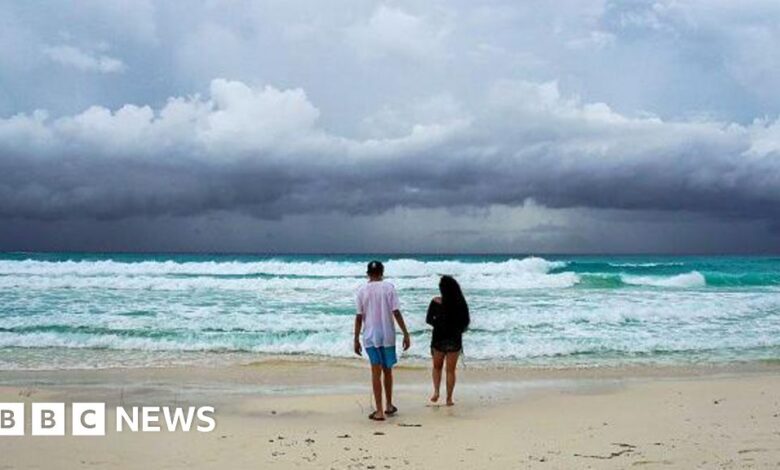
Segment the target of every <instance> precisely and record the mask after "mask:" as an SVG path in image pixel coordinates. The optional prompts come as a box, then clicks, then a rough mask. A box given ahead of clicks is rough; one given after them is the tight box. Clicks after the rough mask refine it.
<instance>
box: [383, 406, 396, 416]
mask: <svg viewBox="0 0 780 470" xmlns="http://www.w3.org/2000/svg"><path fill="white" fill-rule="evenodd" d="M396 413H398V408H396V407H395V405H393V407H392V408H390V409H389V410H385V414H386V415H388V416H393V415H394V414H396Z"/></svg>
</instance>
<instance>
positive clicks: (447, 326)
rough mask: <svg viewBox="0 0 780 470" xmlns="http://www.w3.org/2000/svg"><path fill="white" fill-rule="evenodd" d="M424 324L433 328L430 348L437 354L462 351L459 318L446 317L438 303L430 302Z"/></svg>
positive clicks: (461, 329) (461, 327) (461, 332)
mask: <svg viewBox="0 0 780 470" xmlns="http://www.w3.org/2000/svg"><path fill="white" fill-rule="evenodd" d="M425 322H426V323H428V324H429V325H431V326H432V327H433V335H432V336H431V348H433V349H435V350H437V351H439V352H444V353H448V352H459V351H461V350H462V349H463V325H462V324H461V323H462V322H461V320H460V319H459V318H456V317H454V316H453V315H447V313H446V312H445V311H444V308H443V307H442V305H441V304H440V303H439V302H436V301H435V300H431V304H430V305H428V314H427V315H426V316H425Z"/></svg>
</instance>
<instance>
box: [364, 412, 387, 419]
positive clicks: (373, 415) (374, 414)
mask: <svg viewBox="0 0 780 470" xmlns="http://www.w3.org/2000/svg"><path fill="white" fill-rule="evenodd" d="M368 419H370V420H372V421H384V420H385V418H377V417H376V411H374V412H373V413H371V414H370V415H368Z"/></svg>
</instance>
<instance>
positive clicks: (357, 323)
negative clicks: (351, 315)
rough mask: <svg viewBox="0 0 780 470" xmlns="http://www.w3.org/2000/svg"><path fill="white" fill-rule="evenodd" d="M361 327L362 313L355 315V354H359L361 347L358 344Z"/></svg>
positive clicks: (361, 350) (360, 353) (361, 351)
mask: <svg viewBox="0 0 780 470" xmlns="http://www.w3.org/2000/svg"><path fill="white" fill-rule="evenodd" d="M362 329H363V314H360V313H359V314H357V315H355V354H357V355H358V356H361V355H362V354H363V348H362V347H361V346H360V330H362Z"/></svg>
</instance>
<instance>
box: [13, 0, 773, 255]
mask: <svg viewBox="0 0 780 470" xmlns="http://www.w3.org/2000/svg"><path fill="white" fill-rule="evenodd" d="M777 44H780V2H777V1H776V0H766V1H760V0H745V1H739V2H735V1H733V0H668V1H626V2H617V1H614V2H613V1H587V0H576V1H555V2H550V1H548V0H540V1H524V2H516V1H505V2H502V1H493V2H474V1H446V2H445V1H426V2H419V1H408V2H407V1H393V2H372V1H365V0H354V1H352V0H335V1H328V2H319V1H309V2H302V1H293V0H284V1H282V0H278V1H240V0H232V1H216V0H211V1H203V2H196V1H192V0H180V1H173V0H171V1H165V2H151V1H144V0H132V1H130V0H128V1H115V0H81V1H71V2H65V1H63V2H19V1H16V0H0V249H2V250H101V251H105V250H126V251H133V250H144V251H169V250H176V251H231V252H236V251H249V252H298V251H304V252H365V251H379V252H450V253H451V252H480V253H487V252H513V253H544V252H619V253H625V252H696V253H700V252H714V253H724V252H780V121H779V120H778V113H779V111H780V87H779V86H778V83H780V48H778V46H777Z"/></svg>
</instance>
